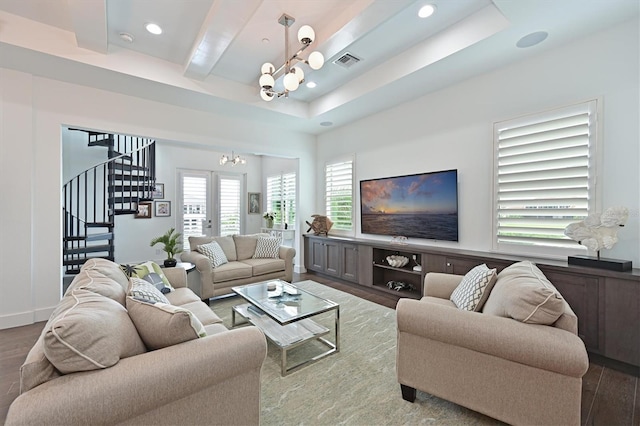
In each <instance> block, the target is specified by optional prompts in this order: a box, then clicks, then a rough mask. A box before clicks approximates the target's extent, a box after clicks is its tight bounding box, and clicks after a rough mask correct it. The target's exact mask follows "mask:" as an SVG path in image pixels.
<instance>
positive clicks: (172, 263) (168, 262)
mask: <svg viewBox="0 0 640 426" xmlns="http://www.w3.org/2000/svg"><path fill="white" fill-rule="evenodd" d="M177 264H178V261H177V260H175V259H173V258H171V259H165V260H164V266H166V267H167V268H173V267H175V266H176V265H177Z"/></svg>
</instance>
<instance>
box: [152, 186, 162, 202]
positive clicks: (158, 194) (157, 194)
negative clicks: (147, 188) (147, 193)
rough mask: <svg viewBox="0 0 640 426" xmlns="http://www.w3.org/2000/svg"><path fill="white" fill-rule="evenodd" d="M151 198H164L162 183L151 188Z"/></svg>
mask: <svg viewBox="0 0 640 426" xmlns="http://www.w3.org/2000/svg"><path fill="white" fill-rule="evenodd" d="M151 197H152V198H154V199H160V198H164V183H156V185H155V186H154V187H153V194H152V195H151Z"/></svg>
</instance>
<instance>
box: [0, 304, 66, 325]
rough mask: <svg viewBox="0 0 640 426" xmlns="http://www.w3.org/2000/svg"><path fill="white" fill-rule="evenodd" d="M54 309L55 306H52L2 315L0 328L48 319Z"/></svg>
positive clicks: (0, 316)
mask: <svg viewBox="0 0 640 426" xmlns="http://www.w3.org/2000/svg"><path fill="white" fill-rule="evenodd" d="M53 310H54V307H50V308H44V309H36V310H33V311H26V312H17V313H14V314H9V315H0V330H4V329H7V328H14V327H22V326H23V325H30V324H35V323H37V322H42V321H47V320H48V319H49V317H50V316H51V314H52V313H53Z"/></svg>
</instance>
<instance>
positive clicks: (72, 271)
mask: <svg viewBox="0 0 640 426" xmlns="http://www.w3.org/2000/svg"><path fill="white" fill-rule="evenodd" d="M79 273H80V268H70V269H67V270H66V271H65V274H68V275H78V274H79Z"/></svg>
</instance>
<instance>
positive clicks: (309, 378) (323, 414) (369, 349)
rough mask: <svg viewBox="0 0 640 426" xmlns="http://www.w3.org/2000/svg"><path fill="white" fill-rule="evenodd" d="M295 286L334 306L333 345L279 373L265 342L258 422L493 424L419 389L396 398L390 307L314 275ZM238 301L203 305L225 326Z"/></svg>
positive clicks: (303, 352) (324, 319) (328, 318)
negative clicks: (336, 340) (336, 346)
mask: <svg viewBox="0 0 640 426" xmlns="http://www.w3.org/2000/svg"><path fill="white" fill-rule="evenodd" d="M295 285H296V286H299V287H301V288H303V289H305V290H307V291H310V292H311V293H313V294H315V295H317V296H320V297H323V298H325V299H329V300H332V301H334V302H336V303H338V304H339V305H340V326H341V329H340V334H341V336H340V344H341V346H340V352H339V353H337V354H333V355H331V356H328V357H326V358H324V359H321V360H320V361H318V362H316V363H314V364H310V365H308V366H305V367H304V368H302V369H300V370H298V371H296V372H294V373H291V374H289V375H288V376H285V377H281V375H280V351H279V350H278V349H277V348H276V347H275V346H273V345H272V344H271V343H269V350H268V352H269V353H268V355H267V359H266V361H265V363H264V365H263V367H262V412H261V418H260V424H261V425H341V424H342V425H420V424H452V425H453V424H455V425H460V424H479V425H483V424H500V422H498V421H496V420H493V419H491V418H489V417H486V416H483V415H481V414H479V413H476V412H474V411H471V410H468V409H466V408H464V407H460V406H459V405H456V404H453V403H450V402H448V401H445V400H442V399H440V398H437V397H434V396H432V395H429V394H426V393H423V392H418V395H417V398H416V401H415V402H414V403H413V404H412V403H409V402H407V401H404V400H403V399H402V396H401V394H400V385H399V384H398V382H397V380H396V372H395V359H396V312H395V310H393V309H389V308H387V307H384V306H381V305H378V304H376V303H373V302H369V301H368V300H364V299H361V298H359V297H356V296H353V295H350V294H348V293H344V292H342V291H339V290H335V289H333V288H330V287H327V286H324V285H322V284H319V283H316V282H314V281H301V282H297V283H295ZM243 302H244V301H243V300H242V299H241V298H239V297H231V298H227V299H219V300H215V301H212V302H211V308H212V309H213V311H214V312H215V313H216V314H217V315H218V316H219V317H221V318H222V319H223V320H224V324H225V325H226V326H227V327H229V328H230V327H231V308H232V306H234V305H236V304H239V303H243ZM333 318H334V317H333V313H330V314H324V315H322V316H321V317H320V318H319V319H318V320H317V322H318V323H321V324H323V325H325V326H326V327H329V328H331V329H332V330H333V328H332V321H333ZM315 319H316V318H314V320H315ZM329 338H330V339H333V334H330V335H329ZM314 345H315V344H308V345H303V346H301V347H300V348H299V352H298V353H292V354H291V355H288V359H289V361H292V362H295V361H296V358H299V357H304V356H308V355H310V354H312V353H313V352H314V351H320V350H325V349H326V348H325V347H323V346H321V345H317V347H314ZM416 362H420V361H418V360H416Z"/></svg>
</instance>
